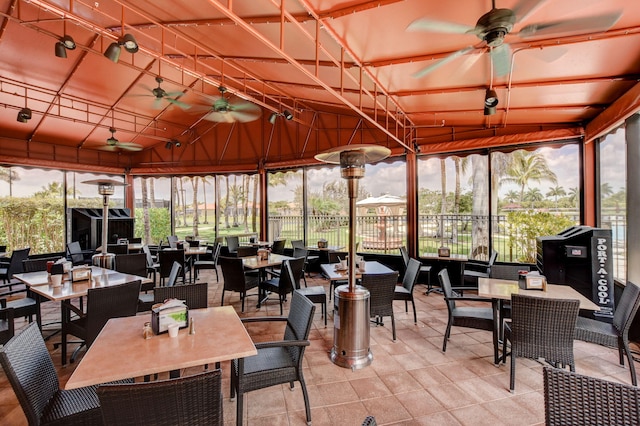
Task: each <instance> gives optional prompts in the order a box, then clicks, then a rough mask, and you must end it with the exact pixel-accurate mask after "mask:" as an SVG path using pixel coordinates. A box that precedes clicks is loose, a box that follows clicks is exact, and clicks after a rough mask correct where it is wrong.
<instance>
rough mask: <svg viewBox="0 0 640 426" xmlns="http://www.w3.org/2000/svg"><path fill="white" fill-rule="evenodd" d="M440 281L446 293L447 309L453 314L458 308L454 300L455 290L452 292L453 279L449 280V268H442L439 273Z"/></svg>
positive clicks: (443, 291)
mask: <svg viewBox="0 0 640 426" xmlns="http://www.w3.org/2000/svg"><path fill="white" fill-rule="evenodd" d="M438 281H440V288H441V289H442V293H444V300H445V302H446V303H447V309H448V310H449V313H451V312H453V310H454V309H455V308H456V302H455V301H454V300H453V290H451V279H449V272H448V271H447V268H442V269H441V270H440V272H438Z"/></svg>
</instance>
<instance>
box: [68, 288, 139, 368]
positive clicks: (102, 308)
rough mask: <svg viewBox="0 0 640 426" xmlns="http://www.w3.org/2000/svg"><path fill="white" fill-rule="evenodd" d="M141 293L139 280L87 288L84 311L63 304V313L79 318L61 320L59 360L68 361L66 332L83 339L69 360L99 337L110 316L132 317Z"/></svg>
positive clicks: (135, 311) (136, 309) (72, 359)
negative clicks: (61, 342)
mask: <svg viewBox="0 0 640 426" xmlns="http://www.w3.org/2000/svg"><path fill="white" fill-rule="evenodd" d="M139 294H140V280H136V281H131V282H128V283H124V284H120V285H115V286H109V287H96V288H90V289H88V290H87V312H86V313H83V312H81V311H79V310H78V309H77V308H75V307H74V306H73V305H71V304H70V303H64V304H63V305H62V306H63V309H64V311H65V312H63V315H64V316H67V315H70V311H73V312H75V313H76V314H78V315H79V318H78V319H75V320H73V321H69V322H63V324H62V334H63V338H64V341H63V344H62V359H63V362H66V360H67V350H66V349H67V348H66V344H65V343H66V335H67V334H72V335H74V336H76V337H78V338H80V339H82V340H83V344H81V345H80V346H79V347H78V348H77V349H76V350H75V351H74V352H73V355H72V356H71V362H73V361H74V360H75V357H76V355H77V353H78V351H79V350H80V348H82V346H83V345H86V346H87V347H90V346H91V344H92V343H93V341H94V340H95V339H96V337H98V334H99V333H100V330H102V327H104V325H105V324H106V323H107V321H108V320H109V319H110V318H120V317H127V316H134V315H135V314H136V313H137V311H138V295H139Z"/></svg>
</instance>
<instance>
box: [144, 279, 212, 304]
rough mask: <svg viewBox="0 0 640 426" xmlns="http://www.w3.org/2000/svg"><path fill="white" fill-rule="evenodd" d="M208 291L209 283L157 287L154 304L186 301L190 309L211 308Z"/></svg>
mask: <svg viewBox="0 0 640 426" xmlns="http://www.w3.org/2000/svg"><path fill="white" fill-rule="evenodd" d="M208 290H209V285H208V284H207V283H196V284H185V285H174V286H172V287H156V289H155V290H154V291H153V302H154V303H163V302H164V301H165V300H167V299H179V300H184V301H185V303H186V304H187V306H188V307H189V309H200V308H206V307H208V306H209V302H208V297H207V296H208V293H207V292H208Z"/></svg>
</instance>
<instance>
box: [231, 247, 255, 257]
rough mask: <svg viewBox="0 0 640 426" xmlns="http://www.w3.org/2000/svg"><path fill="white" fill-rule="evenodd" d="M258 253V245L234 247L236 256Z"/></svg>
mask: <svg viewBox="0 0 640 426" xmlns="http://www.w3.org/2000/svg"><path fill="white" fill-rule="evenodd" d="M257 255H258V247H253V246H238V248H237V249H236V257H249V256H257Z"/></svg>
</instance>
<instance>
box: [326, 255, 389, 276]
mask: <svg viewBox="0 0 640 426" xmlns="http://www.w3.org/2000/svg"><path fill="white" fill-rule="evenodd" d="M338 265H339V263H323V264H322V265H320V268H321V269H322V273H323V274H324V276H325V277H327V279H328V280H329V281H344V280H347V279H349V270H348V269H344V270H341V269H336V268H337V267H338ZM391 272H394V271H393V269H391V268H389V267H388V266H386V265H383V264H382V263H380V262H378V261H375V260H369V261H366V262H365V268H364V271H362V270H360V269H356V279H359V278H361V277H362V274H389V273H391Z"/></svg>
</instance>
